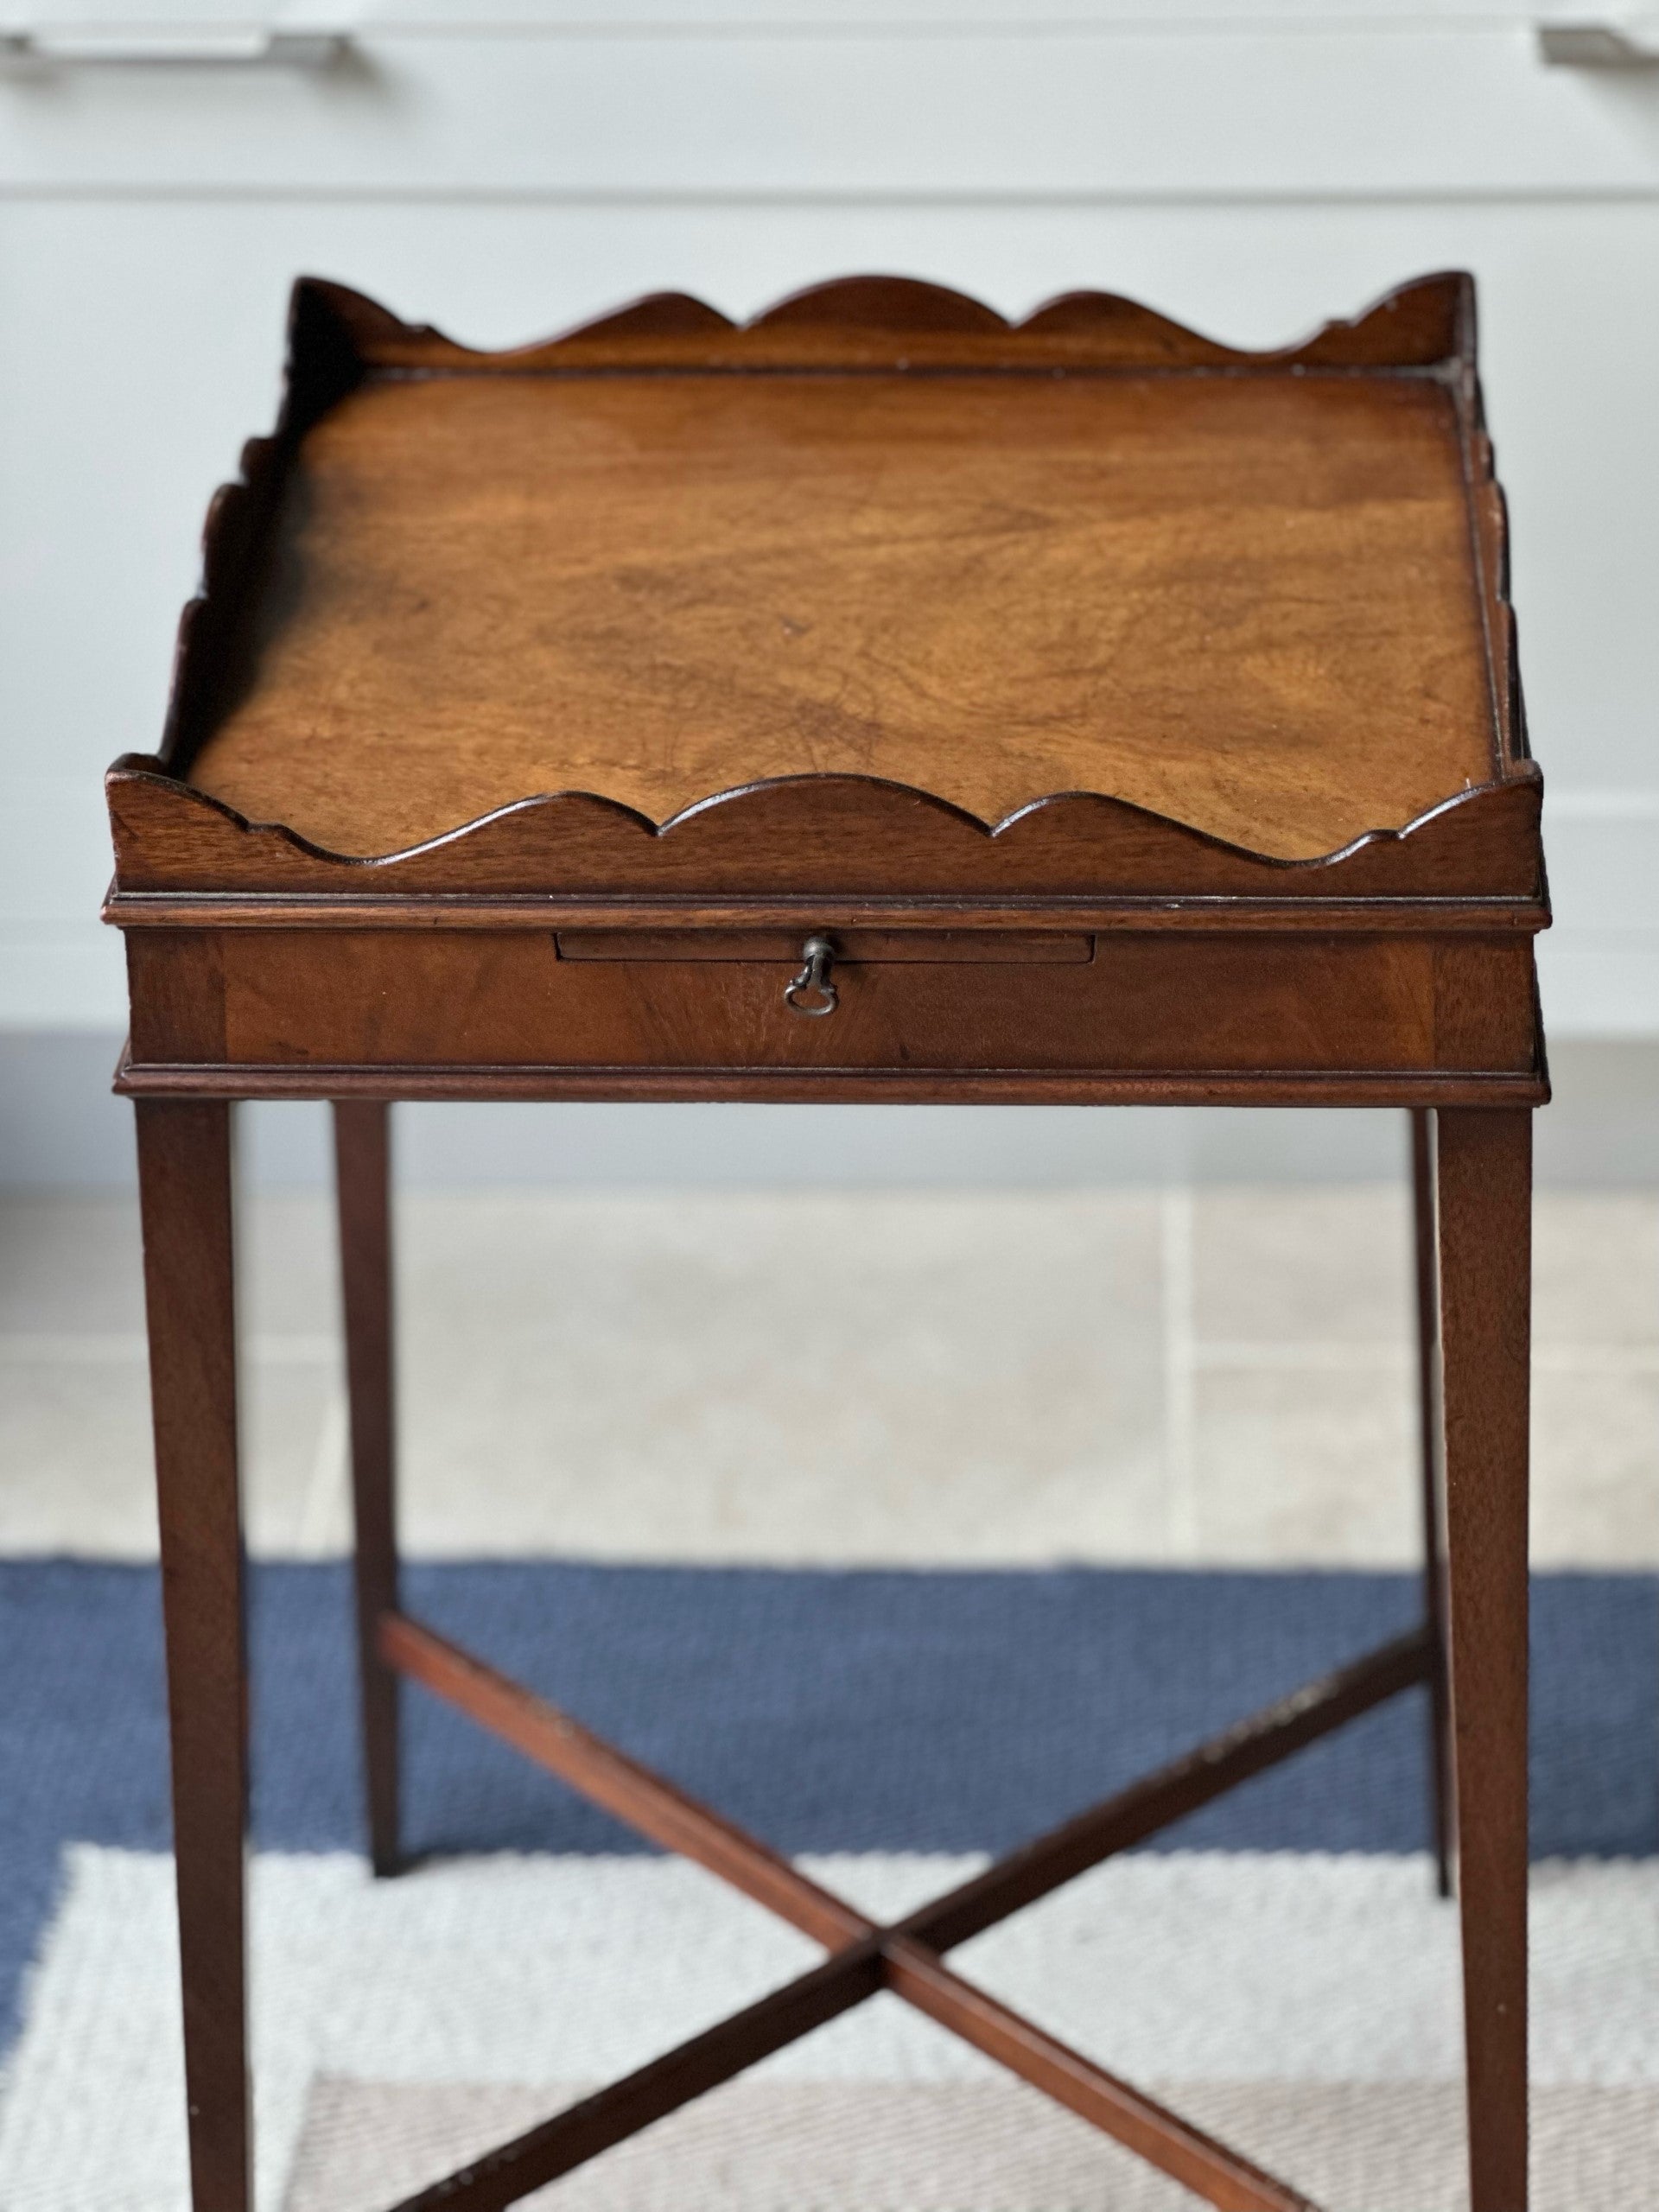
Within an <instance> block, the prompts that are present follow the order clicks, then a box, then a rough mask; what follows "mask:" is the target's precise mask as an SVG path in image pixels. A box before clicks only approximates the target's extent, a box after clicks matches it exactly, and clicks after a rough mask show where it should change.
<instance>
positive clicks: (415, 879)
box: [109, 272, 1541, 899]
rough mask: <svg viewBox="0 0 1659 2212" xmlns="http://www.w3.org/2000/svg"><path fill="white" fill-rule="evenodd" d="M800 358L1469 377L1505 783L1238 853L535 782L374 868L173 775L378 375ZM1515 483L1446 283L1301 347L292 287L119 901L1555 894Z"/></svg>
mask: <svg viewBox="0 0 1659 2212" xmlns="http://www.w3.org/2000/svg"><path fill="white" fill-rule="evenodd" d="M708 366H715V367H723V368H729V369H732V370H745V369H747V370H761V371H764V370H766V369H770V368H777V367H784V366H804V367H813V366H817V367H834V366H841V367H868V368H873V369H887V370H893V369H897V368H902V367H916V368H925V367H930V366H931V367H962V368H969V367H972V368H983V369H1009V370H1013V369H1020V368H1027V369H1031V368H1043V369H1052V368H1055V367H1069V368H1078V369H1096V370H1108V369H1164V370H1183V369H1185V370H1202V369H1225V370H1229V371H1234V372H1236V371H1239V370H1262V371H1274V372H1285V371H1287V370H1293V369H1298V368H1331V369H1357V370H1364V371H1369V372H1389V371H1413V372H1421V371H1426V370H1432V371H1434V372H1438V373H1440V375H1442V376H1443V377H1444V378H1446V381H1447V382H1448V383H1449V384H1450V385H1452V387H1453V388H1454V390H1455V391H1457V392H1458V394H1459V398H1460V402H1461V404H1462V408H1463V415H1464V447H1465V456H1466V466H1467V469H1468V474H1469V496H1470V501H1471V518H1472V519H1471V527H1472V530H1473V535H1474V541H1475V551H1476V556H1477V564H1478V570H1479V574H1480V589H1481V593H1482V603H1483V612H1484V618H1485V621H1486V626H1487V634H1488V639H1489V645H1490V650H1491V665H1492V670H1493V683H1494V690H1495V696H1494V715H1495V720H1496V723H1497V748H1496V750H1497V768H1498V775H1499V778H1500V780H1499V781H1497V782H1496V783H1494V784H1493V785H1486V786H1482V787H1481V788H1480V789H1478V790H1475V791H1466V792H1464V793H1462V794H1459V796H1458V797H1457V798H1453V799H1451V800H1449V801H1448V802H1446V804H1443V805H1441V806H1440V807H1437V808H1436V809H1434V810H1433V811H1432V812H1431V813H1429V814H1427V815H1426V816H1424V817H1421V819H1420V820H1419V821H1417V822H1414V823H1410V824H1408V826H1407V827H1406V828H1405V829H1401V830H1398V831H1395V830H1378V831H1374V832H1372V833H1370V835H1369V836H1364V837H1362V838H1359V839H1357V840H1356V841H1355V842H1353V843H1351V844H1350V845H1349V846H1347V847H1345V848H1344V849H1343V850H1342V851H1341V852H1339V853H1335V854H1332V855H1329V856H1327V857H1326V858H1325V859H1323V860H1319V861H1296V862H1287V861H1275V860H1273V859H1270V858H1268V857H1266V856H1263V855H1256V854H1252V853H1249V852H1246V851H1243V850H1241V849H1237V848H1234V847H1231V846H1228V845H1226V844H1224V843H1222V842H1219V841H1217V839H1214V838H1212V837H1210V836H1205V835H1204V834H1203V833H1201V832H1199V831H1198V830H1195V829H1190V828H1188V827H1186V826H1185V825H1184V824H1181V823H1176V822H1173V821H1170V820H1166V819H1165V818H1164V817H1160V816H1158V815H1155V814H1151V813H1147V812H1146V811H1144V810H1141V809H1140V808H1137V807H1135V806H1133V805H1130V804H1128V803H1126V802H1123V801H1120V800H1116V799H1113V798H1107V797H1099V796H1095V795H1092V794H1083V793H1071V794H1065V793H1062V794H1057V795H1055V796H1053V797H1051V798H1046V799H1044V800H1041V801H1039V802H1038V803H1037V804H1034V805H1033V806H1031V807H1028V808H1027V809H1025V810H1023V811H1022V812H1021V813H1020V814H1019V815H1016V816H1014V817H1012V818H1011V819H1010V820H1009V821H1007V822H1006V823H1001V824H998V825H996V826H995V828H993V827H992V826H991V825H988V824H987V823H982V822H980V821H978V820H976V818H975V817H973V816H971V815H969V814H966V813H964V812H963V811H962V810H958V809H957V808H955V807H952V806H950V805H949V804H946V803H945V802H944V801H942V800H939V799H938V798H933V797H931V796H930V795H929V794H927V793H925V792H922V791H912V790H908V789H906V788H904V787H901V786H898V785H882V784H879V783H877V782H875V781H874V780H873V779H867V778H861V777H802V778H794V779H785V780H783V781H780V782H776V783H769V784H762V785H753V786H750V787H747V789H744V790H741V791H728V792H725V793H721V794H718V795H715V796H713V797H711V798H709V799H707V800H705V801H703V802H702V803H701V804H699V805H698V806H696V807H695V808H693V809H691V810H689V811H688V812H687V813H685V814H683V815H682V816H680V817H677V819H676V820H674V821H673V822H671V823H667V824H665V825H664V827H663V828H662V829H660V830H659V829H657V828H655V827H654V826H653V825H652V823H650V822H648V821H647V820H645V818H644V817H641V816H639V815H636V814H634V813H632V811H631V810H629V809H627V808H626V807H623V806H620V805H619V804H615V803H614V802H612V801H610V800H607V799H605V798H600V797H594V796H592V795H589V794H584V793H581V792H566V793H561V794H556V795H552V796H543V797H539V798H526V799H524V800H523V801H521V802H520V803H518V804H516V805H514V806H512V807H508V808H505V809H503V810H501V811H500V812H499V813H497V814H494V815H491V816H488V817H485V818H484V819H483V820H482V821H480V822H475V823H468V824H467V825H465V826H464V827H462V828H461V829H456V830H454V831H453V832H451V833H449V834H448V835H447V836H444V837H442V838H439V839H436V840H435V841H433V842H430V843H429V844H426V845H423V846H421V847H420V848H418V849H416V850H414V851H412V852H409V853H405V854H399V855H391V856H389V857H387V858H385V859H378V860H373V861H359V860H356V859H352V858H347V857H345V856H342V855H338V854H334V853H329V852H327V851H324V850H323V849H321V848H320V847H317V846H315V845H314V844H311V843H309V842H308V841H306V840H305V839H304V838H302V837H301V836H298V835H297V834H296V833H295V832H294V831H292V830H290V829H287V828H286V827H284V826H283V825H282V824H279V823H250V822H248V821H247V820H245V818H244V817H242V816H240V815H238V814H237V813H236V812H235V811H234V810H232V809H231V808H229V807H226V806H225V805H223V804H220V803H219V802H218V801H216V800H213V799H212V798H208V797H207V795H206V794H204V793H201V792H199V791H194V790H192V789H191V788H189V787H188V785H185V784H183V783H182V782H181V780H180V779H181V776H182V774H183V773H184V772H187V771H188V764H189V762H190V760H191V759H192V757H193V756H194V752H195V750H196V748H197V747H198V746H199V744H200V741H201V740H202V738H203V737H204V736H205V734H207V731H208V730H209V729H210V728H212V727H213V723H214V721H215V720H216V719H217V717H218V715H219V713H220V712H221V711H222V709H223V703H224V701H225V698H226V695H227V692H228V691H229V690H231V689H232V687H233V686H234V684H235V682H236V680H237V670H238V664H239V658H240V655H241V652H242V651H243V630H242V626H243V624H244V623H245V620H246V619H247V615H248V611H249V608H250V606H251V601H253V599H254V598H255V596H256V589H255V588H256V586H257V569H258V564H259V563H260V560H261V558H262V557H263V552H264V546H265V544H266V543H267V542H268V538H269V524H270V519H271V517H272V515H273V513H274V511H275V507H276V504H277V499H278V497H279V495H280V492H281V486H282V481H283V475H284V473H285V471H286V469H287V467H288V464H289V460H290V458H291V456H292V454H293V451H294V448H295V447H296V445H297V443H298V442H299V441H300V439H301V438H302V436H303V435H304V434H305V432H306V430H307V429H308V428H309V427H310V426H311V425H312V424H313V423H315V421H316V420H317V419H318V418H319V417H320V416H321V415H323V414H324V413H326V412H327V410H328V409H329V408H330V407H331V406H333V405H334V404H336V403H337V401H338V400H339V399H340V398H341V397H344V396H345V395H346V393H348V392H349V391H351V390H352V389H353V387H354V386H355V385H358V384H359V383H360V382H361V381H362V380H363V379H364V378H365V377H367V376H372V375H374V374H377V373H387V372H390V373H397V372H409V371H422V370H425V371H429V372H430V371H436V372H451V373H454V372H472V373H477V372H484V373H489V372H496V371H502V372H524V371H529V370H537V369H548V370H553V369H559V368H569V369H572V370H578V369H579V370H583V371H592V370H602V369H616V370H636V371H638V370H651V369H664V368H674V367H680V368H696V367H708ZM1507 585H1508V553H1507V538H1506V528H1505V518H1504V512H1503V497H1502V493H1501V492H1500V491H1499V489H1498V487H1497V484H1496V482H1495V480H1494V479H1493V476H1492V465H1491V442H1490V441H1489V440H1488V439H1487V437H1486V435H1485V433H1484V427H1483V426H1482V423H1481V419H1480V403H1479V391H1478V382H1477V379H1476V374H1475V321H1474V297H1473V287H1472V284H1471V280H1470V279H1469V278H1468V277H1465V276H1462V275H1459V274H1457V273H1455V272H1453V273H1447V274H1442V275H1439V276H1430V277H1421V278H1418V279H1416V280H1415V281H1414V282H1412V283H1407V284H1403V285H1402V286H1400V287H1399V288H1398V289H1395V290H1394V291H1392V292H1390V293H1389V294H1388V295H1387V296H1385V297H1383V299H1381V300H1380V301H1378V302H1376V304H1375V305H1374V306H1372V307H1371V308H1369V309H1367V310H1366V311H1365V312H1364V313H1363V314H1362V315H1358V316H1357V317H1356V318H1355V319H1353V320H1352V321H1337V322H1332V323H1328V324H1326V325H1325V327H1323V328H1322V329H1321V330H1319V332H1317V333H1316V334H1314V335H1313V336H1312V337H1311V338H1309V339H1307V340H1305V341H1304V342H1303V343H1301V344H1300V345H1298V346H1290V347H1287V348H1284V349H1281V350H1280V351H1277V352H1268V353H1246V352H1243V351H1240V350H1238V349H1236V348H1233V347H1229V346H1220V345H1218V344H1217V343H1216V342H1215V341H1214V340H1211V339H1208V338H1205V337H1203V336H1201V335H1200V334H1198V333H1195V332H1193V331H1191V330H1188V329H1185V327H1182V326H1181V325H1180V324H1179V323H1175V322H1173V321H1170V320H1168V319H1167V318H1166V317H1165V316H1163V315H1158V314H1156V313H1155V312H1154V310H1152V309H1150V308H1144V307H1141V306H1140V305H1139V304H1137V303H1136V302H1133V301H1130V300H1126V299H1122V298H1119V297H1117V296H1113V295H1109V294H1104V293H1092V292H1073V293H1068V294H1066V295H1065V296H1062V297H1060V298H1058V299H1056V300H1054V301H1052V302H1049V303H1048V304H1047V305H1046V307H1043V308H1039V309H1038V310H1037V311H1036V313H1035V314H1033V315H1031V316H1030V317H1028V318H1027V320H1026V321H1024V322H1023V323H1020V324H1018V325H1010V324H1008V323H1007V321H1004V319H1003V318H1002V317H1001V315H998V314H996V313H995V310H994V309H992V308H988V307H987V306H985V305H983V304H982V302H978V301H976V300H972V299H969V297H967V296H965V295H963V294H962V293H958V292H953V291H950V290H947V289H944V288H943V287H941V286H938V285H932V284H926V283H917V282H913V281H912V280H909V279H906V278H899V277H849V278H845V279H841V280H837V281H836V282H834V283H827V284H821V285H817V286H815V287H812V288H811V289H808V290H806V291H803V292H798V293H796V294H793V295H791V296H790V297H789V298H787V299H785V300H783V301H780V302H779V303H778V304H777V305H775V306H774V307H772V308H768V309H766V312H765V313H764V314H762V315H759V316H757V317H755V318H754V319H753V321H751V322H749V323H747V324H745V325H738V324H735V323H733V322H732V321H729V320H728V318H727V317H726V316H724V315H721V314H720V313H718V312H717V310H715V308H710V307H709V306H706V305H705V304H704V303H702V302H700V301H697V300H694V299H691V298H690V297H688V296H684V295H682V294H675V293H664V294H658V295H655V296H652V297H651V298H648V299H645V300H642V301H639V302H636V303H635V304H634V305H632V307H628V308H623V309H621V310H620V312H618V313H616V314H614V315H607V316H605V317H602V318H601V319H600V320H599V321H595V322H592V323H589V324H587V325H585V326H583V327H582V328H580V329H578V330H575V331H573V332H571V333H570V334H568V335H567V336H565V337H563V338H558V339H554V340H548V341H545V342H544V343H542V344H538V345H535V346H524V347H519V348H516V349H512V350H510V351H507V352H504V353H479V352H475V351H474V350H472V349H470V348H467V347H465V346H459V345H457V344H455V343H454V341H453V340H450V339H448V338H447V337H445V336H443V335H442V333H440V332H437V331H435V330H432V329H429V328H426V327H411V326H410V325H408V324H405V323H404V322H402V321H399V320H398V319H397V317H396V316H395V315H391V313H390V312H389V311H388V310H387V309H385V308H382V307H380V306H378V304H377V303H376V302H373V301H372V300H369V299H366V298H365V297H364V296H362V295H361V294H359V293H356V292H353V291H351V290H348V289H346V287H344V286H341V285H338V284H334V283H328V282H327V281H325V280H322V279H319V278H311V277H306V278H302V279H301V280H300V282H299V283H297V284H296V287H295V289H294V294H293V298H292V302H291V308H290V315H289V364H288V375H287V383H286V387H285V394H284V399H283V408H282V411H281V414H280V416H279V417H278V420H277V426H276V429H275V430H274V431H273V433H272V435H270V437H268V438H255V439H252V440H251V441H250V442H248V444H247V445H246V446H245V448H244V449H243V454H242V475H241V478H240V480H238V481H237V482H235V483H232V484H229V485H226V486H223V487H221V489H220V490H219V493H217V494H216V495H215V498H214V499H213V503H212V505H211V507H210V509H209V512H208V516H207V523H206V526H205V528H204V531H203V555H202V582H201V588H200V592H199V594H198V595H197V596H196V597H195V598H194V599H193V600H192V601H190V603H189V604H188V606H187V607H186V608H185V609H184V611H183V614H182V616H181V622H180V629H179V638H178V645H177V650H176V655H175V673H174V685H173V693H172V698H171V702H170V705H169V709H168V719H167V723H166V728H165V730H164V734H163V737H162V744H161V747H160V749H159V752H158V753H157V754H156V755H153V756H151V755H142V756H140V755H129V756H127V758H126V759H125V760H122V761H119V762H118V763H117V764H116V767H115V769H114V770H113V771H112V772H111V779H110V785H109V790H110V804H111V821H112V826H113V829H114V834H115V839H116V846H117V862H118V866H117V882H118V887H119V888H120V889H122V890H124V891H135V892H137V891H145V890H169V891H170V890H197V891H208V892H226V893H235V892H240V891H249V892H259V891H264V892H275V893H282V892H310V891H318V892H329V891H334V892H346V891H350V892H352V893H354V894H356V893H365V892H368V891H371V890H372V891H373V892H375V893H379V892H382V891H385V892H387V893H414V894H419V893H424V892H429V891H430V892H439V891H458V892H467V891H476V892H480V893H485V892H500V893H516V892H525V893H531V894H535V893H548V892H569V893H587V892H600V893H613V892H638V893H641V894H642V895H647V896H649V895H653V894H656V893H679V892H682V891H693V892H696V893H707V894H709V895H711V896H719V895H721V894H724V893H733V894H734V895H746V894H751V893H811V892H812V891H813V890H814V889H816V888H817V887H820V885H821V886H822V887H824V888H829V887H834V888H836V889H839V890H840V891H842V892H843V893H846V894H847V895H849V896H859V895H864V894H869V895H874V896H880V895H883V894H885V893H899V894H902V893H914V894H916V895H918V896H927V895H931V894H946V895H948V894H952V893H972V894H976V895H979V894H982V895H984V896H987V897H990V898H995V897H997V896H1004V895H1006V896H1023V895H1043V894H1045V893H1052V894H1054V895H1072V894H1084V895H1100V896H1112V895H1116V894H1119V893H1122V894H1124V895H1151V896H1157V895H1160V894H1166V893H1167V894H1170V895H1174V894H1176V893H1186V894H1190V895H1205V894H1213V895H1221V896H1226V895H1237V896H1242V897H1251V896H1255V897H1264V896H1265V897H1273V898H1279V897H1286V896H1291V897H1296V898H1302V897H1319V898H1325V897H1329V898H1332V899H1354V898H1367V897H1374V896H1383V897H1392V896H1401V897H1414V896H1426V897H1441V896H1455V895H1458V894H1459V893H1461V894H1464V895H1467V896H1471V897H1488V896H1514V897H1518V898H1522V899H1532V898H1534V897H1535V896H1537V895H1539V893H1540V887H1541V864H1540V860H1539V849H1538V835H1537V824H1538V811H1539V791H1540V788H1541V786H1540V780H1539V779H1538V776H1537V772H1536V770H1535V769H1534V768H1533V767H1532V766H1531V765H1530V763H1529V761H1528V760H1527V758H1526V751H1527V748H1526V741H1525V733H1524V723H1523V721H1522V714H1521V708H1520V698H1519V689H1518V681H1517V678H1516V672H1515V643H1514V623H1513V619H1512V616H1511V613H1510V607H1509V602H1508V597H1507Z"/></svg>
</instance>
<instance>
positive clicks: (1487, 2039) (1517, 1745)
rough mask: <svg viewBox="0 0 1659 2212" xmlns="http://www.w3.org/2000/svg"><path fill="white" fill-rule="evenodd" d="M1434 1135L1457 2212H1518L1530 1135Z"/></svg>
mask: <svg viewBox="0 0 1659 2212" xmlns="http://www.w3.org/2000/svg"><path fill="white" fill-rule="evenodd" d="M1436 1122H1437V1129H1436V1144H1435V1152H1436V1174H1435V1181H1436V1190H1437V1197H1438V1200H1439V1213H1440V1332H1441V1372H1442V1393H1441V1395H1442V1402H1443V1407H1444V1420H1445V1444H1446V1459H1445V1465H1446V1566H1447V1581H1448V1586H1449V1592H1450V1601H1451V1630H1452V1743H1453V1753H1454V1760H1455V1766H1456V1773H1457V1850H1458V1894H1459V1901H1460V1904H1461V1908H1462V1918H1463V1985H1464V2025H1465V2039H1466V2045H1467V2063H1468V2081H1469V2157H1470V2206H1471V2212H1523V2208H1524V2206H1525V2204H1526V2202H1527V1443H1528V1404H1529V1350H1530V1319H1531V1272H1532V1262H1531V1214H1532V1122H1531V1116H1529V1114H1527V1113H1524V1112H1495V1111H1478V1112H1463V1111H1456V1112H1453V1111H1441V1112H1440V1113H1439V1114H1438V1115H1437V1116H1436Z"/></svg>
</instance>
